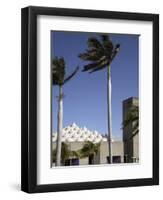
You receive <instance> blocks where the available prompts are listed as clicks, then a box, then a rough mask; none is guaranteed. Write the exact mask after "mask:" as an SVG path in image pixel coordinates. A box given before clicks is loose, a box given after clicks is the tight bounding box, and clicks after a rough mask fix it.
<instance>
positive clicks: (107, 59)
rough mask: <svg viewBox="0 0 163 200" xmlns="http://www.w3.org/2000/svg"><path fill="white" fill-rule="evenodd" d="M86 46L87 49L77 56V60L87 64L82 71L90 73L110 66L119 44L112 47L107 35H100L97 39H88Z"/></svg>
mask: <svg viewBox="0 0 163 200" xmlns="http://www.w3.org/2000/svg"><path fill="white" fill-rule="evenodd" d="M87 45H88V49H86V51H85V52H84V53H81V54H79V58H81V59H82V60H84V61H88V62H89V63H88V64H86V65H85V66H84V68H83V70H82V71H83V72H84V71H89V72H90V73H92V72H95V71H98V70H102V69H104V68H105V67H107V66H108V65H110V64H111V62H112V61H113V59H114V57H115V56H116V54H117V53H118V51H119V48H120V44H116V45H115V46H114V45H113V43H112V41H111V40H110V38H109V36H108V35H107V34H102V35H100V38H99V39H98V38H96V37H91V38H88V41H87Z"/></svg>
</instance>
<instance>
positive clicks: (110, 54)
mask: <svg viewBox="0 0 163 200" xmlns="http://www.w3.org/2000/svg"><path fill="white" fill-rule="evenodd" d="M100 36H101V40H98V38H96V37H91V38H88V49H87V50H86V52H84V53H82V54H80V55H79V57H80V58H81V59H82V60H84V61H89V63H88V64H87V65H85V66H84V68H83V70H82V71H83V72H85V71H89V72H90V73H92V72H96V71H99V70H102V69H105V68H107V105H108V148H109V158H110V159H109V160H110V163H112V146H111V139H112V112H111V71H110V70H111V65H110V64H111V62H112V61H113V59H114V58H115V56H116V55H117V53H118V51H119V48H120V44H116V45H115V46H114V45H113V43H112V41H111V40H110V39H109V36H108V35H106V34H103V35H100Z"/></svg>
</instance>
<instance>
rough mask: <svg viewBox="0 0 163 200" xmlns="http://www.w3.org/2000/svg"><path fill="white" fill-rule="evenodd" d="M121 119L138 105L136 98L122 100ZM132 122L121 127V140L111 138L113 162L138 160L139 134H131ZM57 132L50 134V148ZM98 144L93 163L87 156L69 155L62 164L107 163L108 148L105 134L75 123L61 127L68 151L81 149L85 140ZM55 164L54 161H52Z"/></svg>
mask: <svg viewBox="0 0 163 200" xmlns="http://www.w3.org/2000/svg"><path fill="white" fill-rule="evenodd" d="M122 105H123V106H122V107H123V116H122V121H124V120H126V118H127V115H128V112H129V111H130V109H131V108H133V107H134V106H138V98H136V97H131V98H129V99H126V100H124V101H123V102H122ZM133 125H134V124H133V123H131V124H129V125H127V126H126V127H125V128H123V140H121V141H114V140H112V156H113V163H132V162H139V134H136V135H134V136H133V131H132V130H133ZM56 140H57V133H54V134H53V135H52V149H53V150H54V149H56ZM87 141H89V142H92V143H94V144H100V146H99V151H98V153H97V155H94V158H93V163H92V161H91V160H90V158H89V157H84V158H77V157H70V158H69V159H67V160H66V163H65V164H64V165H88V164H107V163H109V157H108V155H109V148H108V141H107V137H106V136H102V134H100V133H98V132H97V131H90V130H88V129H87V128H86V127H84V128H80V127H79V126H78V125H76V124H75V123H73V124H71V125H69V126H67V127H65V128H63V130H62V142H64V143H66V144H67V145H68V147H69V150H70V151H78V150H80V149H82V147H83V145H84V143H85V142H87ZM53 164H54V165H55V163H53Z"/></svg>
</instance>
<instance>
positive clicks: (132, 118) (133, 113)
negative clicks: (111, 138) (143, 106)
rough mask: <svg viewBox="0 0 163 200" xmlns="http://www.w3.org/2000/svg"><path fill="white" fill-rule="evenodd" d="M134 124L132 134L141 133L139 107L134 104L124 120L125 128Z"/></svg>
mask: <svg viewBox="0 0 163 200" xmlns="http://www.w3.org/2000/svg"><path fill="white" fill-rule="evenodd" d="M130 125H131V126H132V136H131V137H134V136H135V135H137V134H138V133H139V107H138V106H133V107H132V108H131V109H130V110H129V112H128V113H127V116H126V119H125V120H124V121H123V128H125V127H127V126H130Z"/></svg>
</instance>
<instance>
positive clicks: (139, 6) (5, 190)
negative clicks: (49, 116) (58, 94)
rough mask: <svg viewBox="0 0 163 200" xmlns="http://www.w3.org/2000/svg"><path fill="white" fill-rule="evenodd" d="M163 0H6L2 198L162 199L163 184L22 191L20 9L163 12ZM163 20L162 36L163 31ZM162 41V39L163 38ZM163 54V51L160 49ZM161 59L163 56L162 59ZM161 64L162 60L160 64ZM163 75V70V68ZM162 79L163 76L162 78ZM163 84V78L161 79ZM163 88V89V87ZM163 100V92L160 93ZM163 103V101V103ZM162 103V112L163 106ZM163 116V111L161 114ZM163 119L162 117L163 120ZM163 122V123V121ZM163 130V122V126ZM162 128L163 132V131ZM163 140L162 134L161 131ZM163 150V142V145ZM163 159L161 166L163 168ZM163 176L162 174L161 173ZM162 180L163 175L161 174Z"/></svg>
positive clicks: (0, 52)
mask: <svg viewBox="0 0 163 200" xmlns="http://www.w3.org/2000/svg"><path fill="white" fill-rule="evenodd" d="M161 2H162V1H161V0H148V1H147V0H134V1H131V0H119V1H118V0H114V1H109V0H100V1H99V0H92V1H88V0H87V1H84V0H69V1H68V0H46V1H43V0H28V1H21V0H17V1H14V0H10V1H9V0H3V1H1V7H0V22H1V29H0V198H1V199H17V200H19V199H35V200H37V199H45V198H46V199H48V200H50V199H66V200H68V199H71V200H73V199H77V198H78V199H79V200H80V199H87V198H92V197H93V198H94V199H100V198H101V197H104V198H106V199H114V200H115V199H119V198H123V197H124V198H125V199H126V200H127V199H131V198H132V199H133V200H134V199H136V200H138V199H142V198H148V200H149V199H161V198H160V196H161V195H163V185H162V184H161V185H160V186H155V187H139V188H119V189H105V190H91V191H80V192H79V191H77V192H60V193H48V194H47V193H45V194H34V195H28V194H25V193H23V192H20V191H19V190H20V152H21V150H20V119H21V117H20V103H21V102H20V88H21V85H20V83H21V78H20V43H21V37H20V9H21V7H25V6H27V5H39V6H53V7H67V8H85V9H86V8H87V9H101V10H102V9H104V10H113V11H114V10H115V11H132V12H153V13H160V14H161V16H160V21H161V22H162V18H163V17H162V13H163V12H162V13H161ZM162 29H163V27H162V26H161V23H160V35H162V33H163V30H162ZM160 43H161V39H160ZM160 55H161V51H160ZM160 60H161V59H160ZM160 66H161V63H160ZM160 71H161V75H162V76H163V70H162V67H161V70H160ZM160 79H161V78H160ZM161 85H163V80H161ZM162 91H163V90H162ZM160 96H161V100H160V102H161V101H162V102H163V92H162V94H161V95H160ZM162 105H163V104H162ZM162 105H161V106H160V111H161V110H162V108H163V106H162ZM161 118H162V119H163V113H161ZM160 121H161V120H160ZM162 124H163V123H162ZM161 130H162V131H163V125H162V126H161ZM162 131H160V133H161V132H162ZM160 136H161V137H160V141H162V138H163V137H162V134H160ZM160 146H162V147H161V152H163V145H160ZM162 163H163V162H162V160H161V166H160V168H162ZM161 175H162V173H161ZM161 183H162V177H161ZM161 190H162V191H161Z"/></svg>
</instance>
